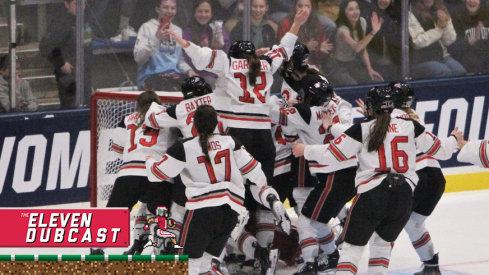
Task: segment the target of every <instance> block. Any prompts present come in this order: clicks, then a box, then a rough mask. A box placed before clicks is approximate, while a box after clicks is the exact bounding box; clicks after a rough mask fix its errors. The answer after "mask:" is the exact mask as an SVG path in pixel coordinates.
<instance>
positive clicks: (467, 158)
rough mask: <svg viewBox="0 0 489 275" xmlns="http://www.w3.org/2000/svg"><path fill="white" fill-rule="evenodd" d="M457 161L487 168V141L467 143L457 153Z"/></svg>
mask: <svg viewBox="0 0 489 275" xmlns="http://www.w3.org/2000/svg"><path fill="white" fill-rule="evenodd" d="M457 160H458V161H460V162H469V163H472V164H474V165H477V166H479V167H483V168H489V140H476V141H468V142H467V143H466V144H465V146H464V147H462V149H461V150H460V153H458V156H457Z"/></svg>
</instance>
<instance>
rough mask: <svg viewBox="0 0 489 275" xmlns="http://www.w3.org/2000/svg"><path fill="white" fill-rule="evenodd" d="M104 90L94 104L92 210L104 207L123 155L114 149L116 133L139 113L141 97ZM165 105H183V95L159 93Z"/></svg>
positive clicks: (91, 124)
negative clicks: (137, 102) (121, 122)
mask: <svg viewBox="0 0 489 275" xmlns="http://www.w3.org/2000/svg"><path fill="white" fill-rule="evenodd" d="M141 93H142V92H141V91H136V92H121V91H113V90H112V91H111V90H107V89H106V90H104V91H99V92H96V93H95V94H94V95H93V96H92V102H91V117H90V120H91V121H90V131H91V154H92V155H91V158H92V161H91V165H90V184H91V198H90V203H91V206H92V207H105V205H106V204H107V200H108V199H109V196H110V193H111V192H112V188H113V186H114V182H115V179H116V178H117V173H118V172H119V168H120V166H121V165H122V159H121V155H120V154H118V153H116V152H115V151H114V150H113V149H112V140H113V135H114V130H115V128H116V127H117V125H118V124H119V122H120V121H121V120H122V119H123V118H124V117H125V116H127V115H130V114H132V113H134V112H135V110H136V99H137V97H138V96H139V94H141ZM157 94H158V95H159V96H160V99H161V102H162V104H163V105H165V106H171V105H173V104H176V103H178V102H180V101H181V100H182V99H183V95H182V94H181V93H180V92H157Z"/></svg>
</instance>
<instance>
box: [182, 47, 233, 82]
mask: <svg viewBox="0 0 489 275" xmlns="http://www.w3.org/2000/svg"><path fill="white" fill-rule="evenodd" d="M189 43H190V46H188V47H187V48H184V50H185V52H186V53H187V55H188V56H189V57H190V59H192V64H193V65H194V66H195V68H196V69H197V70H206V71H209V72H213V73H215V74H217V75H219V76H223V75H224V73H225V72H226V71H227V69H228V67H229V59H228V55H227V54H226V53H225V52H224V51H222V50H213V49H210V48H207V47H199V46H197V45H195V44H194V43H192V42H190V41H189Z"/></svg>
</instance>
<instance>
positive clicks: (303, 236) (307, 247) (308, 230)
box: [297, 215, 319, 262]
mask: <svg viewBox="0 0 489 275" xmlns="http://www.w3.org/2000/svg"><path fill="white" fill-rule="evenodd" d="M297 231H298V233H299V246H300V248H301V251H302V258H303V259H304V262H314V260H315V258H316V256H317V255H318V250H319V245H318V240H317V238H316V236H317V231H316V229H315V228H314V227H313V226H312V225H311V220H310V219H309V218H307V217H304V215H300V216H299V218H298V219H297Z"/></svg>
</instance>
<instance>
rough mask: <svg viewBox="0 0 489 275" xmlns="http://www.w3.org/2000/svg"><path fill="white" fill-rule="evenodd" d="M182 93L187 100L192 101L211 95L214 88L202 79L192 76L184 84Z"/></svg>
mask: <svg viewBox="0 0 489 275" xmlns="http://www.w3.org/2000/svg"><path fill="white" fill-rule="evenodd" d="M182 93H183V97H184V98H185V99H190V98H194V97H199V96H203V95H206V94H210V93H212V88H211V85H209V84H207V82H205V80H204V79H203V78H202V77H200V76H192V77H189V78H186V79H185V80H184V81H183V82H182Z"/></svg>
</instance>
